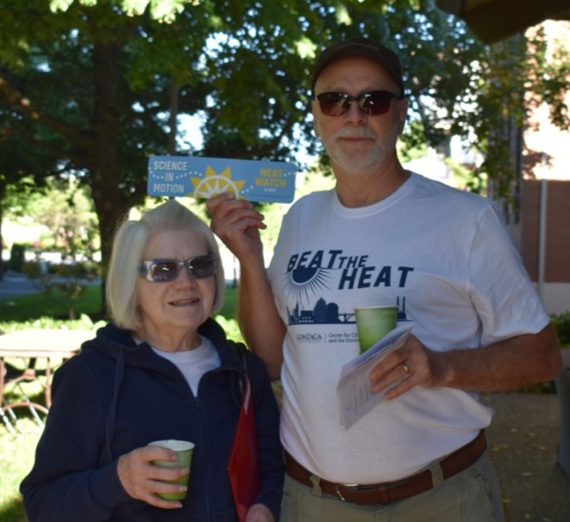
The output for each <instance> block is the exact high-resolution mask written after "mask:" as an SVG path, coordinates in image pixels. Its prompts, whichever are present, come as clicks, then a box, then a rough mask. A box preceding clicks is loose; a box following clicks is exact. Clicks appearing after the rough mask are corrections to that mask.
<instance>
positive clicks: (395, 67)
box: [311, 38, 404, 96]
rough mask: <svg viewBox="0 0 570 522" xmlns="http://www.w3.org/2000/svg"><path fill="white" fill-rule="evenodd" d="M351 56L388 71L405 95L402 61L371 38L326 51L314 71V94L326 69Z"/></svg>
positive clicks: (340, 44) (341, 43)
mask: <svg viewBox="0 0 570 522" xmlns="http://www.w3.org/2000/svg"><path fill="white" fill-rule="evenodd" d="M349 56H362V57H363V58H368V59H369V60H373V61H375V62H376V63H377V64H378V65H381V66H382V67H383V68H384V69H386V71H388V73H389V74H390V76H391V77H392V79H393V80H394V81H395V82H396V84H397V85H398V87H399V88H400V94H401V95H402V96H403V95H404V80H403V79H402V66H401V64H400V59H399V58H398V56H397V55H396V53H394V51H392V50H390V49H388V48H387V47H385V46H384V45H382V44H381V43H378V42H376V41H374V40H371V39H370V38H353V39H351V40H347V41H345V42H340V43H338V44H335V45H332V46H331V47H328V48H327V49H325V50H324V51H323V52H322V53H321V55H320V56H319V58H318V60H317V63H316V64H315V68H314V70H313V82H312V84H311V90H312V92H313V93H314V92H315V83H316V82H317V78H318V77H319V75H320V74H321V73H322V72H323V69H324V68H325V67H327V66H328V65H330V64H331V63H333V62H336V61H337V60H340V59H342V58H348V57H349Z"/></svg>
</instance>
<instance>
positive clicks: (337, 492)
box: [285, 430, 487, 506]
mask: <svg viewBox="0 0 570 522" xmlns="http://www.w3.org/2000/svg"><path fill="white" fill-rule="evenodd" d="M486 448H487V441H486V438H485V431H484V430H481V431H480V432H479V434H478V435H477V437H475V438H474V439H473V440H472V441H471V442H470V443H469V444H466V445H465V446H463V447H461V448H459V449H458V450H456V451H454V452H453V453H451V454H450V455H448V456H447V457H445V458H444V459H443V460H441V461H440V462H439V466H440V468H441V472H442V474H443V480H445V479H448V478H449V477H453V475H456V474H457V473H459V472H460V471H463V470H464V469H466V468H468V467H469V466H471V465H472V464H474V463H475V462H476V461H477V460H478V459H479V458H480V457H481V455H483V453H484V452H485V450H486ZM285 470H286V471H287V473H288V474H289V475H290V476H291V477H292V478H294V479H295V480H297V481H299V482H301V483H303V484H305V485H307V486H309V487H313V481H312V480H311V477H313V474H312V473H311V472H310V471H309V470H307V469H305V468H304V467H303V466H301V464H299V463H298V462H297V461H296V460H295V459H294V458H293V457H291V455H289V453H287V452H285ZM313 480H314V477H313ZM317 481H318V486H319V487H320V489H321V491H322V492H323V493H326V494H327V495H333V496H335V497H338V498H340V499H341V500H343V501H346V502H352V503H354V504H359V505H362V506H371V505H374V504H390V503H392V502H396V501H397V500H402V499H404V498H408V497H412V496H414V495H418V494H420V493H423V492H425V491H428V490H430V489H432V488H433V487H435V484H434V481H433V476H432V472H431V470H429V469H427V470H425V471H422V472H420V473H418V474H416V475H412V476H411V477H408V478H405V479H402V480H398V481H396V482H385V483H383V484H364V485H361V484H336V483H334V482H328V481H327V480H323V479H318V478H317Z"/></svg>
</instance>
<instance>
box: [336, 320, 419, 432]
mask: <svg viewBox="0 0 570 522" xmlns="http://www.w3.org/2000/svg"><path fill="white" fill-rule="evenodd" d="M412 328H413V325H406V326H400V327H398V328H395V329H394V330H392V331H391V332H390V333H388V334H387V335H386V336H384V337H383V338H382V339H381V340H380V341H378V342H377V343H376V344H375V345H374V346H372V347H371V348H370V349H369V350H367V351H366V352H364V353H363V354H360V355H359V356H358V357H355V358H354V359H351V360H350V361H348V362H347V363H346V364H345V365H344V366H343V367H342V371H341V374H340V379H339V381H338V384H337V388H336V394H337V399H338V405H339V413H340V423H341V425H343V426H344V427H345V428H346V429H348V428H350V427H351V426H352V425H353V424H354V423H355V422H356V421H357V420H358V419H360V418H362V417H363V416H364V415H366V414H367V413H368V412H369V411H370V410H372V408H374V406H376V405H377V404H378V403H380V402H381V401H382V400H383V399H384V395H385V393H386V391H387V390H383V391H381V392H378V393H372V385H371V383H370V377H369V374H370V371H371V370H372V368H374V366H376V365H377V364H378V363H379V362H380V361H381V360H382V359H384V358H385V357H386V356H387V355H388V354H390V353H392V352H393V351H394V350H397V349H398V348H401V347H402V346H403V345H404V343H405V342H406V339H407V338H408V336H409V335H410V332H411V331H412ZM396 384H397V382H396V383H394V384H393V385H392V386H390V388H391V387H393V386H395V385H396ZM388 389H389V388H388Z"/></svg>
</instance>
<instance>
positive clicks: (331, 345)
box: [269, 173, 549, 484]
mask: <svg viewBox="0 0 570 522" xmlns="http://www.w3.org/2000/svg"><path fill="white" fill-rule="evenodd" d="M269 276H270V281H271V286H272V290H273V293H274V296H275V299H276V303H277V307H278V310H279V313H280V315H281V317H282V319H283V321H284V322H285V324H286V325H287V334H286V337H285V341H284V364H283V368H282V375H281V377H282V382H283V389H284V401H283V410H282V422H281V438H282V441H283V444H284V446H285V448H286V449H287V451H289V453H291V455H293V457H295V458H296V459H297V460H298V461H299V462H300V463H301V464H302V465H303V466H305V467H306V468H308V469H309V470H311V471H312V472H313V473H315V474H317V475H318V476H320V477H323V478H325V479H327V480H330V481H334V482H345V483H359V484H370V483H377V482H384V481H392V480H398V479H400V478H403V477H407V476H409V475H411V474H413V473H416V472H417V471H419V470H420V469H423V468H425V467H426V466H428V465H429V464H430V463H432V462H433V461H434V460H436V459H439V458H441V457H442V456H444V455H446V454H449V453H451V452H452V451H454V450H455V449H457V448H459V447H461V446H463V445H465V444H466V443H467V442H469V441H470V440H471V439H473V438H474V437H475V435H476V434H477V431H478V430H480V429H481V428H485V427H487V426H488V425H489V424H490V422H491V418H492V413H493V412H492V410H491V409H489V408H487V407H486V406H484V405H482V404H481V403H480V402H479V401H478V400H477V395H476V394H471V393H467V392H465V391H460V390H454V389H449V388H438V389H433V388H432V389H427V388H423V387H416V388H414V389H413V390H411V391H410V392H408V393H406V394H404V395H403V396H401V397H399V398H398V399H396V400H393V401H383V402H382V403H381V404H380V405H378V406H377V407H375V408H374V410H372V411H371V412H370V413H368V414H367V415H366V416H365V417H364V418H362V419H360V420H359V421H357V422H356V424H354V425H353V426H351V427H350V428H349V429H348V430H346V429H345V428H344V427H342V426H341V424H340V417H339V413H338V405H337V398H336V385H337V383H338V378H339V376H340V371H341V368H342V366H343V365H344V364H345V363H346V362H347V361H348V360H350V359H352V358H353V357H355V356H357V355H358V352H359V349H358V342H357V334H356V325H355V322H354V308H355V307H357V306H371V305H397V306H398V307H399V324H400V325H402V324H406V322H407V321H412V322H413V325H414V329H413V333H414V335H416V336H417V337H418V338H419V339H420V341H422V342H423V343H424V344H425V345H426V346H427V347H429V348H430V349H433V350H441V351H445V350H452V349H455V348H477V347H480V346H484V345H487V344H490V343H493V342H496V341H499V340H501V339H505V338H508V337H512V336H515V335H519V334H524V333H536V332H538V331H540V330H541V329H542V328H544V327H545V326H546V325H547V324H548V321H549V317H548V315H547V313H546V312H545V310H544V308H543V306H542V304H541V302H540V299H539V298H538V296H537V294H536V291H535V289H534V286H533V285H532V282H531V281H530V280H529V278H528V275H527V274H526V271H525V269H524V267H523V265H522V263H521V260H520V257H519V255H518V253H517V252H516V250H515V248H514V247H513V245H512V242H511V240H510V238H509V236H508V235H507V233H506V231H505V229H504V227H503V225H502V224H501V222H500V220H499V218H498V216H497V214H496V212H495V211H494V209H493V207H492V206H491V203H490V202H489V201H487V200H485V199H483V198H481V197H479V196H476V195H474V194H470V193H466V192H461V191H458V190H455V189H452V188H450V187H447V186H445V185H443V184H441V183H438V182H435V181H432V180H428V179H426V178H424V177H423V176H420V175H417V174H413V173H412V174H411V177H410V178H409V179H408V180H407V181H406V183H404V185H402V187H400V189H399V190H398V191H396V192H395V193H394V194H392V195H391V196H390V197H388V198H386V199H384V200H382V201H380V202H379V203H376V204H374V205H370V206H367V207H362V208H346V207H343V206H342V205H341V204H340V202H339V201H338V199H337V197H336V193H335V191H334V190H333V191H326V192H318V193H314V194H311V195H309V196H306V197H304V198H302V199H301V200H299V201H298V202H297V203H296V204H294V205H293V207H292V208H291V209H290V211H289V212H288V214H287V215H286V216H285V218H284V220H283V224H282V228H281V232H280V236H279V240H278V244H277V246H276V249H275V254H274V258H273V260H272V262H271V266H270V268H269Z"/></svg>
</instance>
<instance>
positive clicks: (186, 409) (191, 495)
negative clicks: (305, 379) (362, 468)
mask: <svg viewBox="0 0 570 522" xmlns="http://www.w3.org/2000/svg"><path fill="white" fill-rule="evenodd" d="M224 285H225V280H224V274H223V270H222V265H221V262H220V256H219V252H218V248H217V244H216V240H215V239H214V236H213V234H212V232H211V231H210V229H209V227H208V226H207V225H206V224H205V223H204V222H202V221H201V220H200V219H199V218H198V217H196V216H195V215H194V214H192V213H191V212H190V211H189V210H187V209H186V208H185V207H183V206H182V205H180V204H179V203H177V202H176V201H174V200H170V201H168V202H167V203H165V204H163V205H161V206H159V207H157V208H155V209H154V210H151V211H149V212H148V213H146V214H145V215H143V217H142V218H141V219H140V220H139V221H125V222H124V223H123V224H122V225H121V227H120V228H119V230H118V231H117V234H116V236H115V239H114V243H113V252H112V256H111V260H110V264H109V271H108V275H107V286H106V293H107V306H108V310H109V314H110V317H111V318H112V322H111V323H109V324H108V325H106V326H105V327H104V328H101V329H100V330H99V331H98V332H97V336H96V338H95V339H93V340H92V341H89V342H87V343H85V344H84V345H83V347H82V350H81V352H80V353H79V354H78V355H77V356H75V357H73V358H72V359H70V360H69V361H67V362H66V363H65V364H64V365H63V366H62V367H61V368H60V369H59V370H58V372H57V373H56V375H55V377H54V383H53V384H54V385H53V405H52V407H51V409H50V413H49V415H48V418H47V423H46V427H45V431H44V433H43V435H42V437H41V439H40V441H39V444H38V448H37V451H36V460H35V464H34V466H33V468H32V471H31V472H30V474H29V475H28V476H27V477H26V478H25V479H24V481H23V482H22V485H21V491H22V494H23V496H24V505H25V509H26V514H27V516H28V520H29V521H30V522H66V521H70V522H77V521H78V520H81V521H82V522H96V521H97V522H98V521H107V520H109V521H125V522H137V521H161V520H168V521H185V522H191V521H198V520H200V521H223V522H225V521H228V522H234V521H237V520H238V518H237V513H236V508H235V506H234V501H233V497H232V490H231V485H230V481H229V479H228V472H227V468H228V461H229V457H230V452H231V447H232V441H233V438H234V434H235V429H236V425H237V421H238V417H239V414H240V406H241V400H242V398H241V386H240V385H241V384H242V383H243V380H244V375H245V370H244V367H243V364H242V363H241V360H240V357H239V355H238V350H237V346H236V345H235V344H234V343H232V342H231V341H228V340H227V339H226V337H225V334H224V332H223V330H222V328H221V327H220V326H219V325H218V324H217V323H216V322H215V321H214V320H213V319H211V318H210V315H211V314H212V313H213V312H216V311H217V310H219V308H220V306H221V304H222V301H223V295H224ZM246 361H247V373H248V374H249V378H250V381H251V387H252V390H253V401H254V411H255V416H256V429H257V441H258V442H257V444H258V461H259V470H260V493H259V495H258V498H257V502H256V503H255V504H254V505H253V506H251V508H250V509H249V511H248V514H247V519H246V520H247V522H273V521H276V520H278V517H279V509H280V501H281V489H282V484H283V464H282V454H281V447H280V443H279V435H278V423H279V420H278V417H279V413H278V409H277V404H276V401H275V397H274V395H273V392H272V389H271V385H270V383H269V381H268V379H267V376H266V374H265V370H264V368H263V366H262V364H261V362H260V361H259V360H258V359H257V358H256V357H255V356H254V355H253V354H252V353H250V352H248V353H247V356H246ZM162 439H182V440H188V441H191V442H193V443H194V444H195V449H194V453H193V457H192V464H191V470H190V480H189V484H188V491H187V497H186V499H185V500H183V501H175V500H163V499H162V498H160V497H159V496H158V493H176V492H178V491H180V490H181V489H182V490H183V489H184V486H180V485H178V484H172V483H166V482H163V481H164V480H175V479H178V478H179V477H180V476H182V475H184V474H185V471H184V468H180V467H176V468H171V469H168V468H162V467H158V466H155V465H153V464H152V461H154V460H175V459H176V454H175V453H174V452H171V451H170V450H168V449H166V448H161V447H151V446H148V444H149V443H150V442H152V441H155V440H162Z"/></svg>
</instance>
